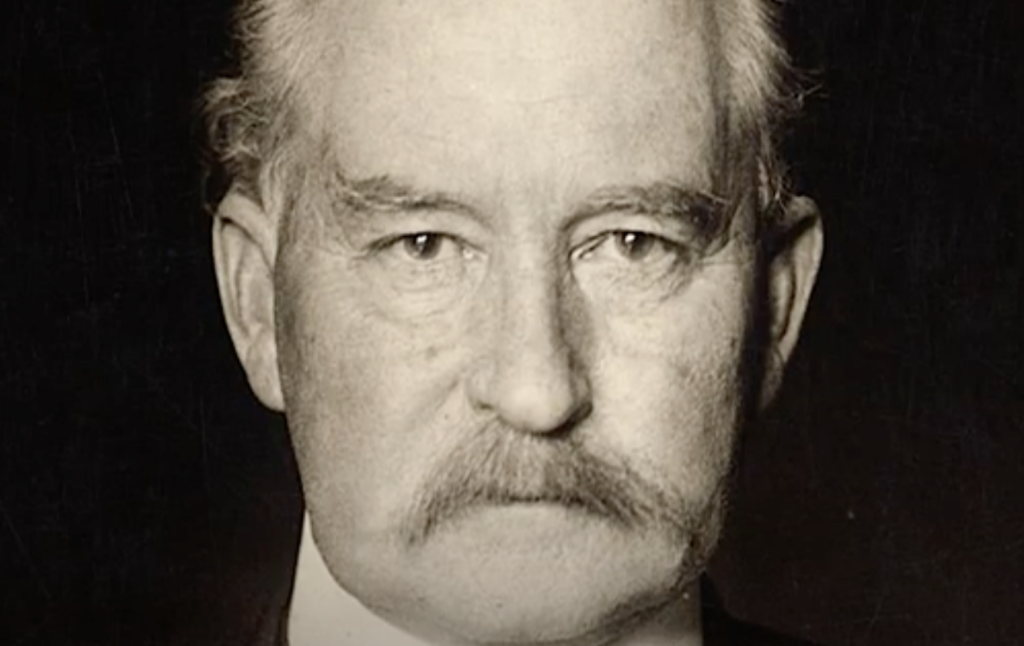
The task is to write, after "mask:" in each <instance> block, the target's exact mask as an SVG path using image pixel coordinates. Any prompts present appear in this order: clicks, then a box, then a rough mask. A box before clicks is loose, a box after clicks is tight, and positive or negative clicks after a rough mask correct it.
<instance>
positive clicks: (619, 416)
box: [595, 279, 750, 494]
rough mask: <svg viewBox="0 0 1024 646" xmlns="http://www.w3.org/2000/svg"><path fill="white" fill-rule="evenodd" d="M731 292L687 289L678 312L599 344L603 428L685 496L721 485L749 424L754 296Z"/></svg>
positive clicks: (616, 328) (619, 325)
mask: <svg viewBox="0 0 1024 646" xmlns="http://www.w3.org/2000/svg"><path fill="white" fill-rule="evenodd" d="M724 284H725V286H726V287H728V289H727V288H726V287H723V283H722V282H721V281H706V282H702V283H695V284H693V285H690V286H689V287H688V291H687V294H686V298H685V299H681V300H680V301H679V302H678V303H676V304H668V305H666V307H664V308H661V309H659V310H658V311H656V312H651V313H650V314H648V315H646V316H639V317H637V316H634V317H623V318H621V319H616V320H609V321H606V322H605V323H604V325H603V326H602V329H600V330H599V334H598V335H597V336H598V337H599V339H601V341H600V342H599V348H600V349H599V354H600V358H599V360H598V361H597V362H596V364H597V365H598V366H600V369H599V370H598V371H596V374H595V380H596V385H597V388H596V390H597V393H596V395H597V402H596V403H597V406H598V410H599V411H600V412H599V418H600V423H599V424H597V425H596V426H597V427H598V428H601V429H604V434H605V436H606V437H605V439H606V441H609V442H612V443H614V445H615V446H616V447H617V448H618V449H619V450H621V451H622V452H623V453H625V454H627V455H630V456H632V457H633V459H635V460H637V461H638V462H640V463H642V464H644V465H646V468H649V469H652V470H653V471H654V472H655V473H656V474H657V475H659V476H660V477H662V478H667V479H669V480H670V481H671V482H672V484H673V485H674V486H676V487H678V488H679V489H680V493H683V494H686V493H694V494H696V493H698V492H703V491H707V490H708V489H710V488H714V487H716V486H718V482H719V480H720V478H721V477H722V476H724V475H725V473H726V472H727V471H728V469H729V461H730V458H731V454H732V447H733V445H734V443H735V438H736V434H737V432H738V431H739V427H740V425H741V422H742V414H743V410H744V401H743V397H744V388H743V379H744V374H743V372H744V370H745V369H746V367H747V365H746V362H745V360H744V356H745V348H746V340H747V337H748V333H749V326H750V316H749V314H750V312H749V308H748V307H747V303H748V302H749V300H748V298H747V297H748V295H749V291H748V290H747V289H746V284H745V283H744V282H742V281H736V280H732V279H730V280H729V281H727V282H726V283H724Z"/></svg>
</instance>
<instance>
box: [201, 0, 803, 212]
mask: <svg viewBox="0 0 1024 646" xmlns="http://www.w3.org/2000/svg"><path fill="white" fill-rule="evenodd" d="M676 1H677V2H678V1H681V0H676ZM690 1H696V2H703V3H704V7H705V8H706V9H708V14H709V24H708V29H707V30H706V31H707V32H709V33H706V34H705V38H706V43H705V44H706V46H707V47H708V49H709V54H710V56H709V60H710V62H711V63H712V65H714V66H715V69H713V70H712V77H713V79H714V80H715V83H716V85H717V86H718V87H717V88H716V92H715V94H716V96H715V104H716V108H717V112H718V113H719V114H720V116H721V118H722V122H721V123H720V126H721V128H720V130H721V132H722V136H723V139H724V140H725V142H727V143H728V142H732V144H731V145H730V146H729V147H730V148H735V149H737V150H738V151H739V152H736V151H734V152H732V153H727V154H726V158H724V159H722V160H721V161H722V165H723V167H725V168H733V167H734V166H735V165H736V164H737V163H738V162H741V161H744V160H742V159H741V158H740V157H741V156H748V157H749V156H751V151H752V150H754V151H756V152H754V155H755V156H759V157H760V156H765V157H767V158H771V159H774V150H773V141H772V139H773V138H774V136H775V134H776V130H777V126H778V122H780V121H781V120H782V118H783V116H785V115H784V113H785V112H786V109H785V106H784V104H785V103H786V96H785V90H786V88H785V87H784V86H785V70H786V69H787V67H788V60H787V58H786V54H785V51H784V49H783V48H782V46H781V44H780V43H779V42H778V37H777V35H776V30H775V25H774V13H775V12H774V8H773V5H772V2H774V0H690ZM328 5H331V6H332V7H339V8H340V9H341V10H344V6H345V5H346V3H344V2H338V0H242V2H241V4H240V5H239V14H238V19H237V30H238V40H239V45H240V48H241V52H240V54H241V56H240V66H241V70H240V72H241V74H240V76H239V77H238V78H237V79H235V81H236V83H235V86H234V89H235V90H236V91H237V92H238V93H239V94H240V95H242V96H241V103H242V104H243V107H244V108H245V109H244V110H241V111H240V112H241V114H236V115H227V116H229V117H232V116H239V117H241V118H240V119H239V120H240V121H242V122H243V123H242V124H241V126H240V127H239V126H238V125H235V127H234V129H233V131H232V132H233V133H234V135H233V136H236V138H239V139H240V141H234V142H232V141H228V142H227V145H226V146H225V145H222V146H221V148H228V149H229V150H228V151H227V152H228V154H224V153H223V151H222V150H218V147H217V146H216V145H213V146H212V148H213V149H214V150H213V152H214V154H215V156H216V155H218V154H219V156H220V157H221V159H215V160H214V162H213V163H214V165H217V164H220V165H222V166H226V167H227V169H228V174H229V175H230V174H231V172H230V171H231V170H232V168H233V167H234V168H237V167H243V168H245V167H246V165H244V164H237V163H236V164H232V163H231V162H232V161H233V158H232V156H231V155H232V154H233V153H237V154H238V155H240V156H242V157H247V158H248V160H249V164H248V165H247V166H248V167H249V171H250V172H248V173H245V174H244V175H248V176H235V177H228V178H227V180H228V183H229V184H232V183H236V184H237V183H239V182H240V183H241V184H242V185H241V186H239V187H238V188H240V189H242V190H246V189H248V192H249V193H259V194H260V197H262V198H263V199H264V201H266V200H268V199H269V198H271V197H272V196H270V195H268V192H270V191H269V188H270V187H269V186H267V184H268V180H273V178H274V176H275V175H284V174H287V173H288V172H289V171H288V169H287V168H286V166H287V163H288V162H292V163H294V162H297V161H298V160H297V159H294V156H295V155H296V154H297V153H298V152H299V150H298V147H296V146H292V148H293V150H292V151H291V155H289V154H288V150H287V149H288V148H289V146H288V143H289V141H292V140H294V139H296V138H297V137H301V136H302V135H314V136H315V133H310V132H302V131H303V130H305V129H306V128H307V127H308V125H309V124H311V123H313V124H315V123H317V122H322V121H323V115H317V114H311V113H310V111H315V110H318V109H320V110H323V109H325V106H323V105H321V106H319V107H318V106H317V103H316V101H315V100H314V97H313V96H312V92H313V91H314V90H313V88H316V87H318V86H319V85H321V84H322V83H323V82H325V80H326V79H325V78H324V75H325V74H329V73H330V66H325V65H323V60H324V58H325V57H326V58H327V60H330V59H331V58H332V57H333V56H337V55H338V54H339V53H340V48H341V47H342V43H341V42H340V40H341V39H340V38H338V37H337V35H331V34H325V33H324V30H325V29H326V26H327V24H328V23H329V22H330V21H326V20H324V19H323V15H322V12H323V10H324V8H325V7H328ZM227 83H230V80H229V81H227ZM218 87H222V86H221V85H220V84H218V85H215V86H214V91H212V92H211V93H210V95H209V96H212V95H215V94H216V92H215V91H216V90H217V89H218ZM229 98H230V97H229ZM224 103H226V104H230V101H224ZM235 103H236V105H234V106H231V105H229V106H228V107H229V109H232V108H237V107H238V106H237V103H239V101H237V97H236V101H235ZM217 109H219V106H218V105H217V104H216V101H210V99H209V98H208V102H207V116H208V118H209V121H210V132H211V133H212V132H214V128H215V126H216V125H217V123H216V122H217V120H218V119H222V118H223V117H224V115H218V114H217V113H216V111H217ZM236 112H239V111H238V110H237V109H236ZM246 119H248V122H247V123H245V120H246ZM751 138H754V140H751ZM227 139H230V137H227ZM250 139H251V140H254V141H251V142H250V141H249V140H250ZM247 142H248V144H249V145H246V143H247ZM292 143H294V141H292ZM308 143H309V141H308V139H307V141H306V144H307V145H308ZM762 149H767V151H765V150H762ZM288 157H293V158H292V159H290V160H289V159H287V158H288ZM225 158H226V159H225ZM770 163H771V162H770ZM743 165H744V166H746V165H748V164H747V163H745V162H744V163H743ZM275 167H276V169H275ZM254 168H255V170H254ZM736 170H739V169H736ZM761 172H762V174H768V175H771V174H772V172H773V171H772V170H771V169H769V170H768V171H764V170H762V171H761ZM235 175H239V174H238V173H235ZM254 175H255V176H254ZM247 183H248V184H249V186H245V184H247ZM270 183H273V184H278V182H273V181H271V182H270ZM286 183H287V182H286ZM253 184H256V185H253ZM278 188H282V187H280V186H278ZM264 206H265V208H266V207H270V206H271V205H269V204H265V205H264ZM279 206H280V204H279ZM267 210H268V211H273V210H275V209H273V208H267Z"/></svg>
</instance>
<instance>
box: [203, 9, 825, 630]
mask: <svg viewBox="0 0 1024 646" xmlns="http://www.w3.org/2000/svg"><path fill="white" fill-rule="evenodd" d="M239 21H240V29H239V34H240V39H241V45H242V48H243V51H242V57H241V74H240V76H239V77H237V78H233V79H225V80H222V81H220V82H219V83H217V84H216V85H214V86H213V87H212V89H211V91H210V94H209V96H208V104H207V107H208V113H209V116H210V124H211V134H212V141H213V147H214V152H215V154H216V161H217V164H218V168H217V169H215V171H216V172H218V173H220V174H221V176H222V177H223V179H225V180H226V183H225V186H226V190H225V191H224V192H223V195H222V196H218V199H217V204H216V209H215V210H216V219H215V222H214V232H213V237H214V251H215V255H216V269H217V277H218V282H219V287H220V291H221V295H222V298H223V304H224V314H225V317H226V320H227V325H228V328H229V331H230V333H231V337H232V340H233V342H234V345H235V348H236V349H237V352H238V356H239V358H240V359H241V362H242V364H243V366H244V368H245V371H246V374H247V376H248V379H249V382H250V384H251V386H252V388H253V390H254V392H255V393H256V395H257V397H259V399H260V400H261V401H262V402H263V403H264V404H265V405H266V406H268V407H270V408H272V409H275V410H279V411H283V412H284V414H285V415H286V418H287V421H288V426H289V430H290V433H291V437H292V440H293V445H294V448H295V452H296V457H297V461H298V465H299V470H300V473H301V479H302V486H303V493H304V496H305V500H306V503H307V518H306V522H305V529H304V533H303V537H302V543H301V548H300V554H299V560H298V566H297V572H296V577H295V581H294V589H293V591H292V594H291V597H290V599H289V600H287V601H285V602H283V603H282V604H281V607H280V608H279V609H277V611H275V612H270V613H268V621H269V624H270V627H269V628H268V631H269V632H268V634H274V637H273V639H274V640H276V641H278V642H279V643H285V642H288V643H291V644H292V646H311V645H319V644H336V645H341V646H344V645H353V646H355V645H359V646H376V645H380V646H385V645H386V646H401V645H403V644H460V645H461V644H559V645H581V646H582V645H595V646H596V645H599V644H600V645H611V644H614V645H617V646H634V645H637V646H639V645H654V644H662V645H667V644H673V645H679V646H683V645H687V646H691V645H696V644H701V643H705V644H714V643H741V642H742V643H784V642H781V641H770V639H771V638H768V637H766V636H764V635H761V636H760V637H758V633H756V632H755V631H752V630H751V631H746V630H745V629H744V630H741V629H739V628H726V627H724V626H726V625H731V624H727V622H725V621H724V620H722V619H720V618H718V617H717V616H715V615H708V614H707V613H703V614H704V616H703V617H702V611H701V608H702V601H701V593H700V585H699V581H700V574H701V572H702V570H703V568H704V566H705V564H706V561H707V559H708V556H709V554H710V553H711V551H712V549H713V547H714V545H715V542H716V537H717V535H718V533H719V528H720V526H721V524H722V519H723V513H724V506H725V495H726V493H727V491H726V490H727V485H728V482H729V475H730V470H731V466H732V462H733V460H732V458H733V454H734V449H735V447H736V445H737V438H738V435H739V433H740V431H741V428H742V427H743V426H744V423H745V422H747V421H748V420H749V417H750V416H751V414H752V413H755V412H756V411H757V410H758V409H759V408H761V407H763V406H765V405H766V404H768V403H769V402H770V400H771V399H772V397H773V395H774V393H775V392H776V390H777V388H778V386H779V383H780V380H781V376H782V373H783V369H784V365H785V363H786V361H787V358H788V357H789V356H790V354H791V352H792V350H793V347H794V345H795V343H796V341H797V337H798V334H799V329H800V323H801V319H802V316H803V313H804V309H805V307H806V304H807V300H808V297H809V295H810V292H811V288H812V285H813V282H814V278H815V274H816V271H817V267H818V263H819V259H820V255H821V249H822V233H821V227H820V223H819V220H818V216H817V212H816V209H815V207H814V205H813V203H812V202H810V201H809V200H807V199H804V198H794V197H790V196H787V195H786V194H785V192H784V190H783V189H784V182H783V178H782V177H781V170H780V165H779V164H778V163H777V162H776V159H775V155H774V150H773V134H774V131H775V130H776V129H777V125H778V122H779V117H780V114H781V113H782V112H783V111H784V108H785V106H786V103H787V101H786V92H785V88H784V87H783V83H782V81H781V79H782V78H783V77H784V66H785V55H784V52H783V51H782V49H781V47H780V46H779V44H778V43H777V40H776V38H775V36H774V34H773V27H772V20H771V15H770V7H768V6H767V5H766V2H764V1H763V0H645V1H642V2H638V1H636V0H599V1H595V0H519V1H513V0H487V1H481V0H475V1H471V0H422V1H418V2H417V1H411V2H410V1H405V0H374V1H373V2H369V1H359V0H254V1H253V2H250V3H248V4H247V5H246V6H245V7H243V8H242V11H241V13H240V14H239ZM705 605H706V604H705Z"/></svg>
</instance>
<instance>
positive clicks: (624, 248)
mask: <svg viewBox="0 0 1024 646" xmlns="http://www.w3.org/2000/svg"><path fill="white" fill-rule="evenodd" d="M612 238H613V239H614V241H615V247H616V249H618V251H619V253H621V254H622V255H623V256H625V257H626V258H628V259H629V260H637V261H639V260H643V259H644V258H646V257H647V256H648V255H650V253H651V251H652V250H653V249H654V248H655V246H657V245H658V244H659V243H661V242H663V241H662V240H660V239H659V238H658V237H657V236H654V235H651V234H649V233H643V232H640V231H616V232H615V233H613V234H612Z"/></svg>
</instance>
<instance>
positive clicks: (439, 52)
mask: <svg viewBox="0 0 1024 646" xmlns="http://www.w3.org/2000/svg"><path fill="white" fill-rule="evenodd" d="M305 11H307V15H310V16H315V18H314V19H313V20H312V21H311V24H313V25H315V30H314V33H311V34H310V35H309V37H308V38H307V39H306V44H305V46H304V50H305V51H304V55H303V56H302V58H303V59H304V61H303V62H304V64H305V65H306V66H307V67H309V68H310V69H309V71H308V72H306V73H302V74H301V77H302V78H301V79H300V81H299V83H300V85H301V89H302V92H301V93H302V95H303V97H304V103H305V104H306V106H307V108H308V114H309V124H307V125H308V127H309V128H311V129H314V130H316V131H317V132H316V133H315V134H316V135H318V136H326V137H327V138H328V140H329V141H330V142H331V147H332V148H333V149H335V150H336V151H337V152H338V153H339V154H340V157H341V158H342V165H343V167H345V168H346V169H347V170H350V171H351V172H353V173H356V174H363V175H374V174H395V173H399V174H401V173H402V172H403V171H404V170H405V169H404V168H403V164H405V165H414V166H418V167H422V166H423V162H424V161H425V159H424V155H426V156H427V157H430V161H432V162H437V163H438V164H443V165H448V166H449V169H450V170H451V171H453V172H454V171H457V170H458V168H457V167H458V166H459V163H460V161H461V162H463V163H465V164H466V165H467V166H468V167H469V168H467V169H466V170H469V171H471V170H472V169H475V168H476V167H477V162H478V161H479V158H482V157H488V158H493V157H494V156H495V155H501V156H504V157H506V158H508V159H509V160H510V161H509V168H507V169H504V170H509V171H513V170H515V169H521V170H522V173H524V174H525V173H526V172H527V171H528V170H529V169H532V170H533V171H535V173H540V174H543V173H546V172H549V171H550V172H554V171H556V170H557V168H560V167H565V166H567V165H568V166H574V165H579V163H581V162H582V161H583V160H586V161H587V165H589V166H591V167H593V168H587V169H580V171H581V172H585V173H586V172H591V173H592V174H595V175H601V174H602V173H604V174H609V175H610V174H613V171H612V169H609V168H605V166H608V165H612V166H614V165H616V164H619V165H621V164H622V163H625V162H628V163H630V164H631V166H632V167H633V168H634V170H635V173H636V174H637V175H638V177H635V178H621V179H635V180H638V181H640V180H650V181H656V180H660V179H664V177H663V175H664V174H665V172H666V166H667V165H670V166H673V167H675V168H676V169H677V173H678V174H682V175H690V176H693V177H697V176H701V179H703V180H707V181H710V177H709V175H710V168H711V163H710V160H711V159H712V158H713V154H712V149H713V147H714V144H715V135H716V129H717V120H716V109H715V108H716V105H715V97H716V94H717V93H716V88H715V82H716V78H715V74H714V69H715V67H716V64H717V61H716V57H715V56H714V53H713V50H714V48H713V47H712V46H711V43H713V42H714V32H713V28H712V22H713V21H712V20H711V18H710V16H709V15H708V14H709V9H708V3H706V2H703V1H700V0H640V1H638V0H518V1H513V0H492V1H488V2H481V1H479V0H431V1H426V2H407V1H403V0H377V1H374V2H365V1H356V0H324V1H322V2H319V3H315V4H313V5H307V6H306V9H305ZM296 68H297V66H296ZM375 160H377V161H375ZM385 161H386V165H381V164H383V163H384V162H385ZM605 162H607V163H605ZM545 166H548V168H545ZM512 174H513V175H515V174H516V172H513V173H512ZM506 175H507V173H506ZM648 175H649V176H648ZM505 179H512V178H509V177H505ZM595 181H596V180H595Z"/></svg>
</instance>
